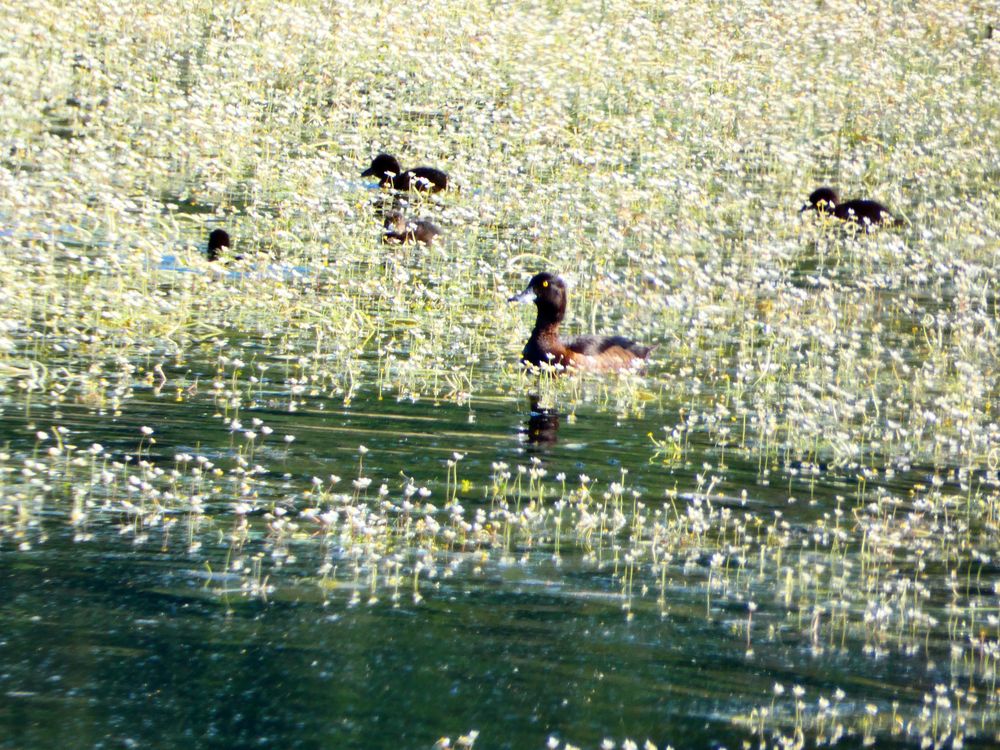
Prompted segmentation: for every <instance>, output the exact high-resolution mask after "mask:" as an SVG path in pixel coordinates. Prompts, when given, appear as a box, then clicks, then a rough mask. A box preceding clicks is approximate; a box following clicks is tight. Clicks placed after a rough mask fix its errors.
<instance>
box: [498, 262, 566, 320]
mask: <svg viewBox="0 0 1000 750" xmlns="http://www.w3.org/2000/svg"><path fill="white" fill-rule="evenodd" d="M508 302H534V303H535V306H536V307H537V308H538V319H539V321H543V320H544V321H546V322H554V323H558V322H559V321H561V320H562V319H563V316H564V315H565V314H566V282H564V281H563V280H562V279H560V278H559V277H558V276H554V275H553V274H551V273H547V272H542V273H538V274H535V275H534V276H532V277H531V281H529V282H528V286H527V288H526V289H525V290H524V291H523V292H521V293H520V294H515V295H514V296H513V297H511V298H510V299H509V300H508Z"/></svg>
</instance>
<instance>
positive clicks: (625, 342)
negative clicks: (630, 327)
mask: <svg viewBox="0 0 1000 750" xmlns="http://www.w3.org/2000/svg"><path fill="white" fill-rule="evenodd" d="M566 348H567V349H568V350H569V351H570V352H572V353H573V354H576V355H580V356H579V357H572V356H571V362H572V363H573V364H574V365H576V366H578V367H583V368H585V369H588V370H620V369H623V368H626V367H632V366H633V365H635V364H637V363H638V362H641V361H643V360H645V359H646V358H647V357H648V356H649V353H650V352H651V351H652V348H651V347H648V346H643V345H642V344H637V343H636V342H635V341H632V340H631V339H627V338H625V337H624V336H577V337H576V338H575V339H573V340H572V341H570V342H568V343H567V344H566Z"/></svg>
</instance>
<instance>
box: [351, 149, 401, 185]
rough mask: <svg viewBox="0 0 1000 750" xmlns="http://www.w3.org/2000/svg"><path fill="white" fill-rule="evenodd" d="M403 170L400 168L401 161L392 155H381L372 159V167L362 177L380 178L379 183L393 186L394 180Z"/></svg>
mask: <svg viewBox="0 0 1000 750" xmlns="http://www.w3.org/2000/svg"><path fill="white" fill-rule="evenodd" d="M402 171H403V168H402V167H401V166H399V161H398V160H397V159H396V157H395V156H392V155H390V154H379V155H378V156H376V157H375V158H374V159H372V163H371V166H369V167H368V169H366V170H365V171H364V172H362V173H361V176H362V177H378V179H379V182H380V183H382V184H384V183H386V182H388V183H389V184H390V185H391V184H392V178H393V177H394V176H395V175H398V174H400V173H401V172H402Z"/></svg>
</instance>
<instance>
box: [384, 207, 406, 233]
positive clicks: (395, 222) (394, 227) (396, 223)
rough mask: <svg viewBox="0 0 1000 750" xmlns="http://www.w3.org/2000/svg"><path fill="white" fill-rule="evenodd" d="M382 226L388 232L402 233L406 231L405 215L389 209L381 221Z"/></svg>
mask: <svg viewBox="0 0 1000 750" xmlns="http://www.w3.org/2000/svg"><path fill="white" fill-rule="evenodd" d="M382 226H384V227H385V229H386V231H388V232H396V233H398V234H402V233H403V232H405V231H406V217H405V216H404V215H403V212H402V211H389V212H388V213H387V214H386V215H385V219H383V221H382Z"/></svg>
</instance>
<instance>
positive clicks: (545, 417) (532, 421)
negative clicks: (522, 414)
mask: <svg viewBox="0 0 1000 750" xmlns="http://www.w3.org/2000/svg"><path fill="white" fill-rule="evenodd" d="M529 399H530V401H531V416H530V417H528V421H527V423H526V425H525V426H524V427H523V428H522V429H521V434H522V435H525V436H526V438H525V439H526V440H527V441H528V443H529V444H531V445H555V443H557V442H558V441H559V412H558V411H556V410H555V409H548V408H545V407H543V406H541V405H540V400H539V398H538V396H536V395H534V394H532V395H531V396H529Z"/></svg>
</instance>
